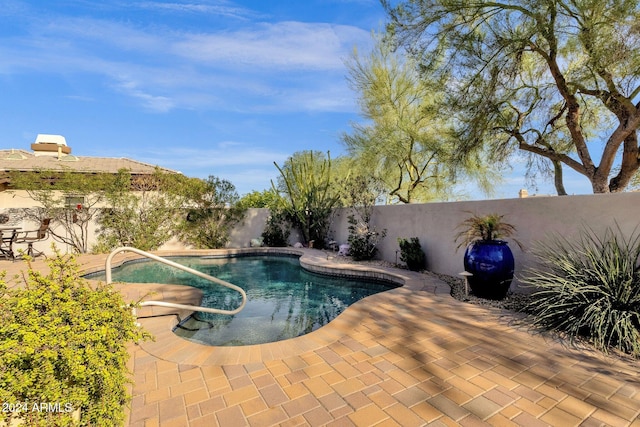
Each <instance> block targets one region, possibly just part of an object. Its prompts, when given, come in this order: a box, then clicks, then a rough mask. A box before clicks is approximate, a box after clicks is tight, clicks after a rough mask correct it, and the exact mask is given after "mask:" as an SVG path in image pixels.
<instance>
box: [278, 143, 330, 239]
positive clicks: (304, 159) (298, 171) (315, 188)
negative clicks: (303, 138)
mask: <svg viewBox="0 0 640 427" xmlns="http://www.w3.org/2000/svg"><path fill="white" fill-rule="evenodd" d="M274 165H275V166H276V168H277V169H278V171H279V172H280V177H279V179H278V185H277V186H276V184H274V183H273V182H272V183H271V184H272V187H273V189H274V191H277V192H278V193H279V194H281V195H282V198H283V203H284V210H285V212H286V213H287V216H288V218H289V219H290V220H291V222H292V223H293V225H294V226H296V227H298V228H300V231H301V232H302V236H303V238H304V240H305V241H306V242H310V241H314V244H315V246H316V247H319V248H322V247H323V246H324V240H325V238H326V237H327V231H328V228H329V218H330V215H331V211H332V209H333V208H334V207H336V206H337V204H338V202H339V200H340V196H339V194H338V193H337V192H336V188H335V186H334V185H333V180H332V176H331V155H330V154H329V152H327V154H326V156H325V155H324V154H323V153H322V152H318V151H299V152H297V153H294V154H293V155H292V156H291V157H289V158H288V159H287V160H286V161H285V163H284V165H283V166H282V167H280V166H278V164H277V163H276V162H274Z"/></svg>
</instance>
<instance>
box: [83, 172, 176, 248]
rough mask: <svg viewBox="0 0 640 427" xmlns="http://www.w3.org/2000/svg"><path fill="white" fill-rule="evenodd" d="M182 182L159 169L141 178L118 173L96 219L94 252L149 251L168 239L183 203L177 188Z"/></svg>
mask: <svg viewBox="0 0 640 427" xmlns="http://www.w3.org/2000/svg"><path fill="white" fill-rule="evenodd" d="M184 181H187V179H186V178H185V177H183V176H182V175H180V174H172V173H166V172H163V171H161V170H160V169H157V170H156V171H155V172H154V173H153V174H152V175H142V176H134V175H132V174H131V172H130V171H129V170H126V169H121V170H119V171H118V173H117V174H116V175H115V176H114V180H113V182H112V183H111V185H109V187H108V188H107V189H106V194H105V202H106V204H105V207H104V208H103V209H101V210H100V214H99V215H98V217H97V224H98V241H97V244H96V245H95V246H94V247H93V248H92V250H93V252H109V251H111V250H113V249H114V248H116V247H119V246H133V247H136V248H138V249H142V250H145V251H150V250H155V249H158V247H160V246H161V245H162V244H164V243H165V242H167V241H168V240H169V239H171V237H172V236H173V232H174V230H175V228H176V226H177V224H178V215H177V209H176V208H178V207H180V206H181V205H182V203H183V200H184V199H183V197H181V195H180V194H179V191H178V188H180V187H181V184H182V183H184Z"/></svg>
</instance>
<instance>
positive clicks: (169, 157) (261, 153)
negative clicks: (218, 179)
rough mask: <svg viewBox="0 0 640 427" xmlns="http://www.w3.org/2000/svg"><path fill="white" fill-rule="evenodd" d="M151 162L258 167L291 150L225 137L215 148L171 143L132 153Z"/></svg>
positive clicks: (278, 159)
mask: <svg viewBox="0 0 640 427" xmlns="http://www.w3.org/2000/svg"><path fill="white" fill-rule="evenodd" d="M130 156H131V157H132V158H137V159H142V160H143V161H144V162H147V163H151V164H161V165H163V166H166V167H168V168H172V169H184V168H186V167H189V168H190V169H203V168H211V169H215V168H220V167H230V166H233V167H255V166H264V165H265V163H266V164H269V162H273V161H275V162H279V163H281V162H283V161H284V160H286V159H287V158H288V157H289V156H290V153H285V152H280V151H274V150H269V149H265V148H262V147H252V146H249V145H247V144H243V143H237V142H230V141H225V142H222V143H220V144H218V145H217V146H216V147H215V148H203V147H200V148H193V149H192V148H184V147H173V148H172V147H167V149H166V150H163V151H158V152H154V153H149V152H140V153H135V154H131V155H130Z"/></svg>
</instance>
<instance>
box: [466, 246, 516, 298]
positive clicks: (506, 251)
mask: <svg viewBox="0 0 640 427" xmlns="http://www.w3.org/2000/svg"><path fill="white" fill-rule="evenodd" d="M514 265H515V263H514V260H513V253H512V252H511V249H510V248H509V246H508V245H507V242H505V241H504V240H491V241H484V240H477V241H475V242H473V243H472V244H470V245H469V246H468V247H467V250H466V251H465V253H464V269H465V271H468V272H469V273H472V274H473V276H471V277H469V286H470V287H471V290H472V291H473V294H474V295H476V296H478V297H481V298H488V299H503V298H504V297H505V296H506V295H507V292H508V291H509V286H510V285H511V280H512V279H513V269H514Z"/></svg>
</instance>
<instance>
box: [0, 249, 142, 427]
mask: <svg viewBox="0 0 640 427" xmlns="http://www.w3.org/2000/svg"><path fill="white" fill-rule="evenodd" d="M53 249H54V252H55V257H53V258H51V259H50V260H49V268H50V271H49V273H47V274H46V275H45V274H42V273H40V272H38V271H35V270H33V268H32V267H31V265H30V264H28V265H29V269H28V272H27V274H26V276H24V284H23V285H18V286H13V287H11V288H9V287H8V286H7V284H6V282H5V281H4V280H0V401H1V402H12V403H14V402H23V403H24V404H25V406H24V407H22V408H21V409H22V411H20V412H17V413H14V414H13V416H14V417H15V418H19V419H21V420H22V421H23V424H22V425H24V426H61V427H66V426H70V425H75V424H74V421H73V420H72V413H73V411H75V410H78V409H79V410H80V411H81V419H80V422H79V424H80V425H92V426H115V425H122V424H123V421H124V407H125V405H126V404H127V403H128V402H129V401H130V396H129V395H128V393H127V387H126V386H127V384H128V383H129V382H130V380H129V374H130V373H129V372H128V370H127V367H126V362H127V359H128V357H129V353H128V352H127V344H128V343H130V342H135V341H139V340H142V339H145V338H148V337H149V335H148V334H147V333H145V332H143V331H142V330H141V329H140V328H139V327H138V326H137V325H136V319H135V317H134V316H133V314H132V312H131V307H132V306H131V305H130V304H127V303H125V301H124V299H123V297H122V295H121V294H120V293H119V292H117V291H115V290H114V289H113V287H112V286H111V285H104V284H98V285H95V286H92V285H90V284H89V282H88V281H86V280H84V279H82V278H81V277H80V276H79V268H78V264H77V262H76V260H75V258H74V257H73V256H63V255H61V254H60V252H59V251H58V250H57V249H56V248H55V247H54V248H53ZM27 263H29V261H27ZM0 279H2V278H0ZM40 404H53V405H55V404H59V405H60V410H59V411H56V412H49V411H37V410H33V405H40ZM2 416H3V417H4V421H5V422H8V421H9V418H10V416H11V414H10V413H8V412H5V413H3V414H2Z"/></svg>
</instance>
